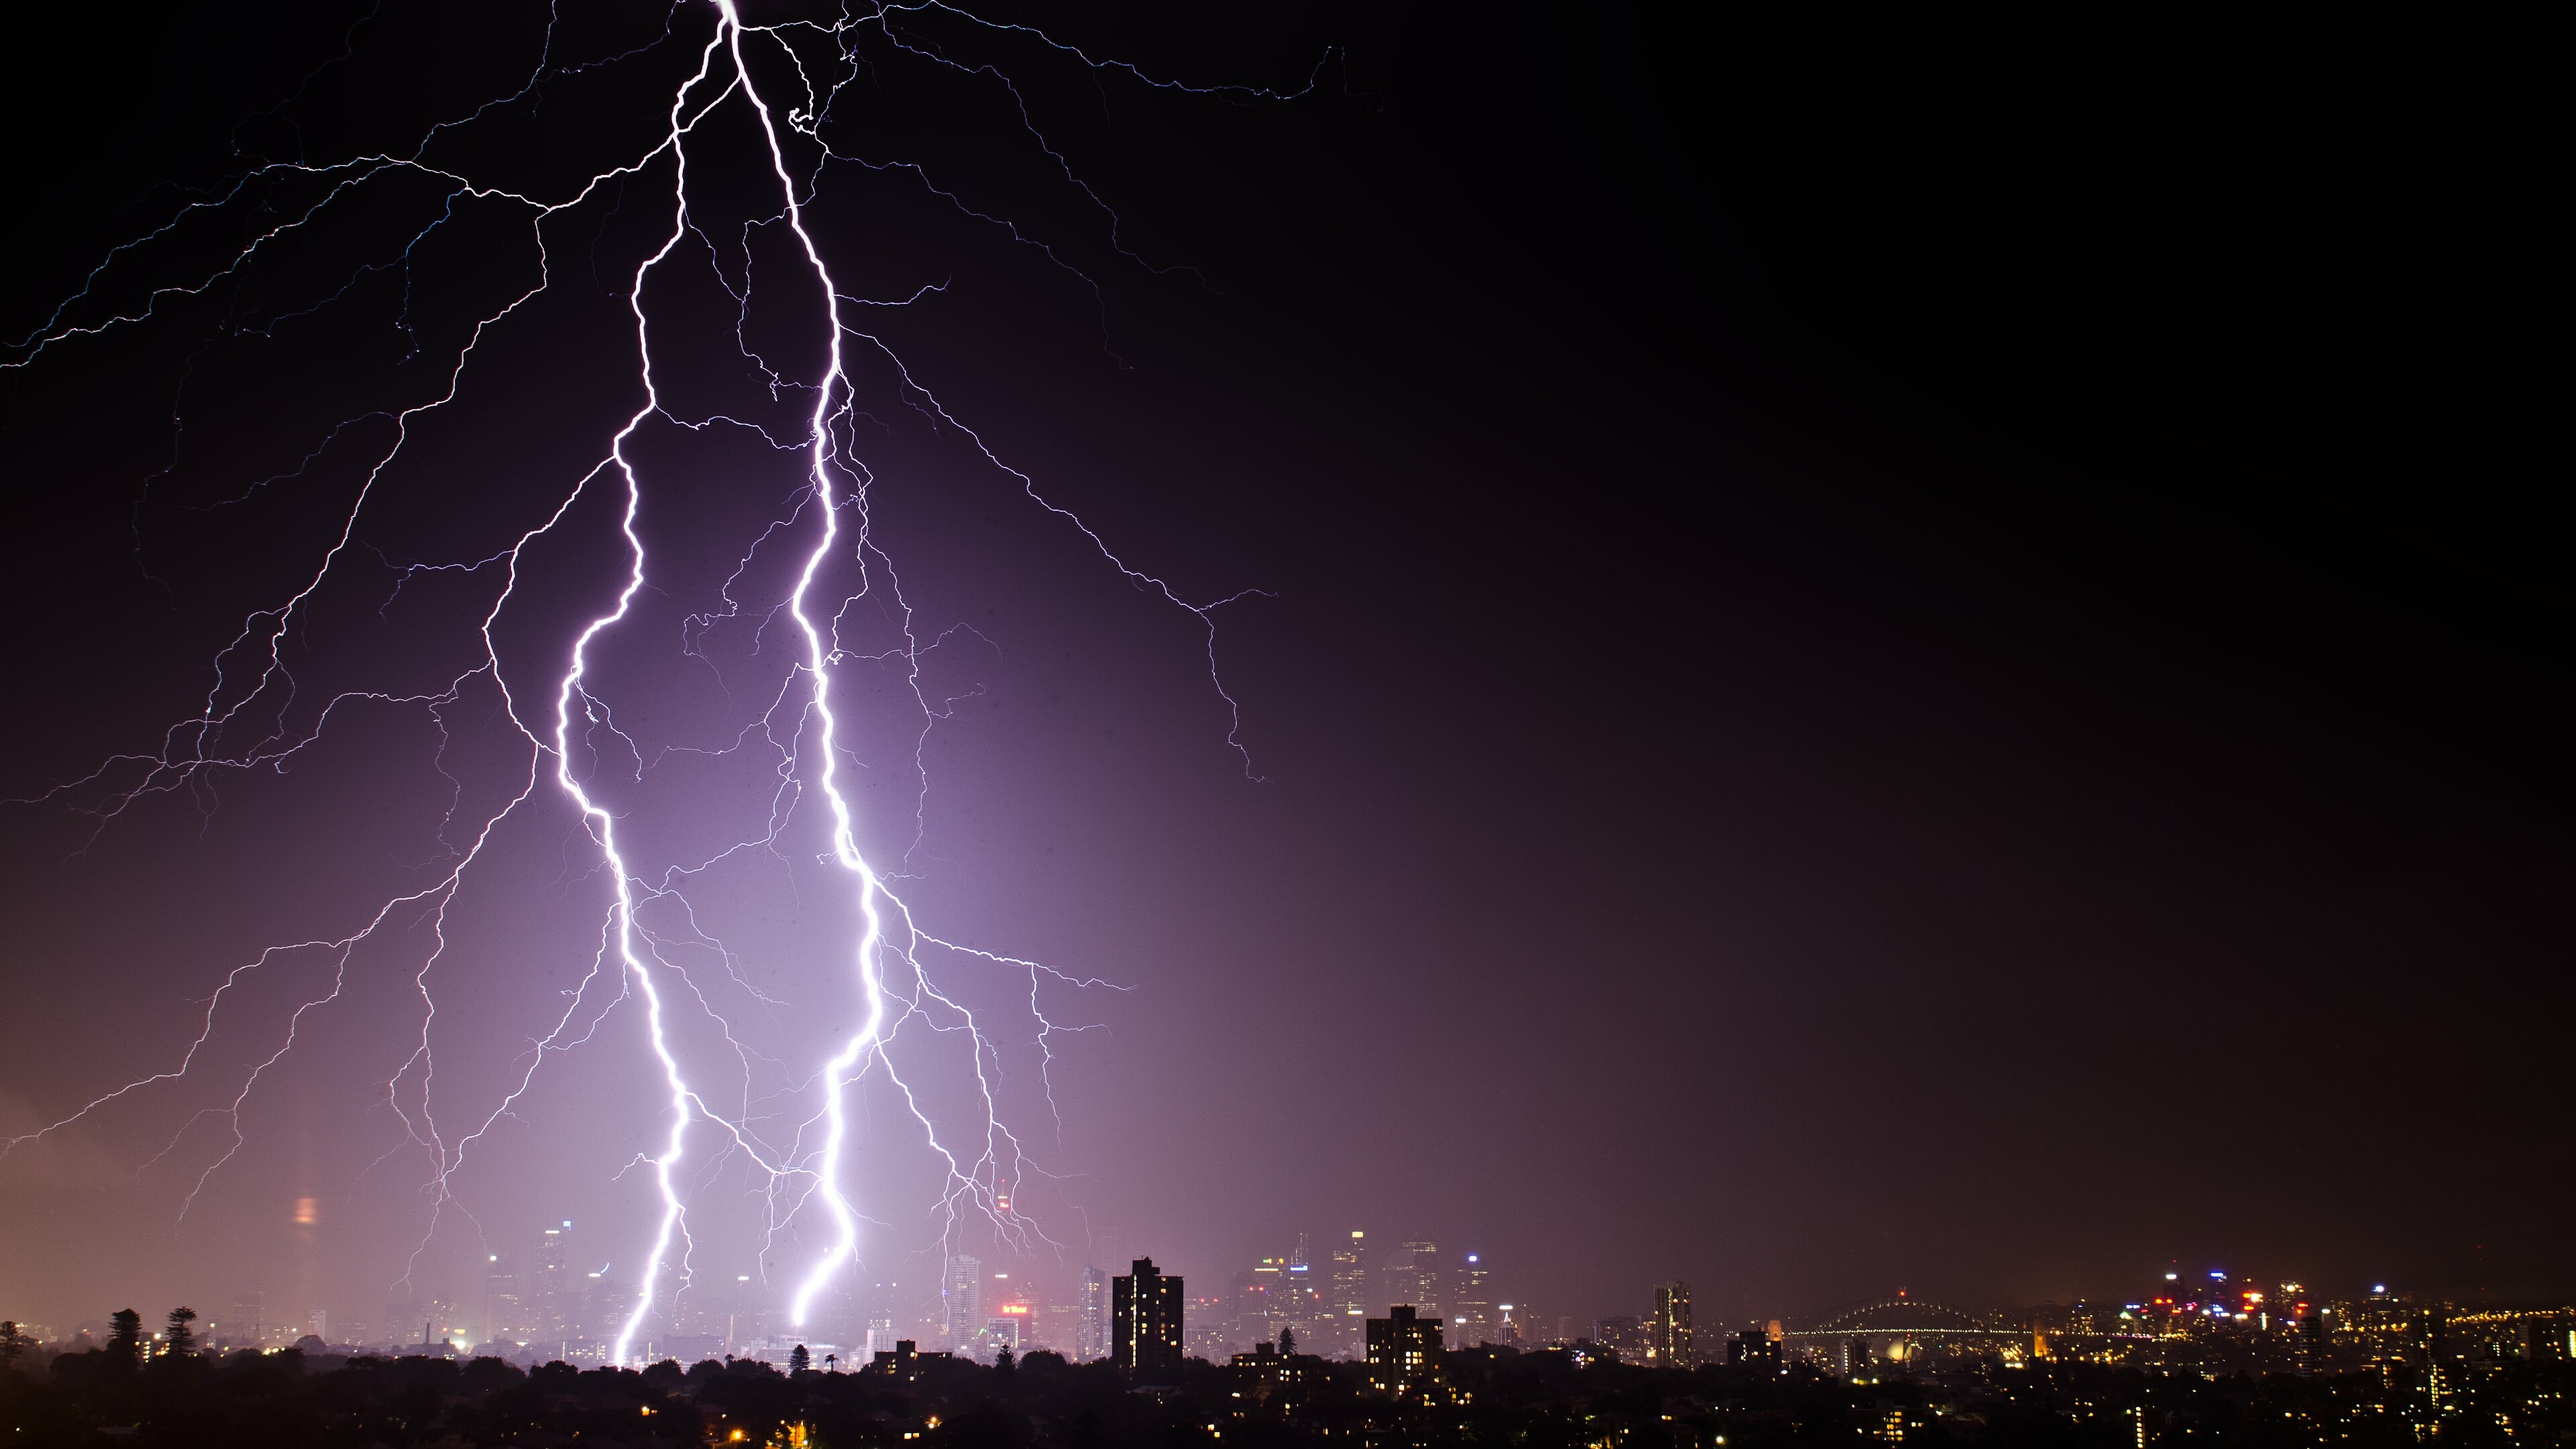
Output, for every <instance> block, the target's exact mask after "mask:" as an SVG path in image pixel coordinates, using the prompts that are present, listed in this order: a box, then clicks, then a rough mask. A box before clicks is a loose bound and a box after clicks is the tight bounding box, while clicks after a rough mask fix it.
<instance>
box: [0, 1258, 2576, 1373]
mask: <svg viewBox="0 0 2576 1449" xmlns="http://www.w3.org/2000/svg"><path fill="white" fill-rule="evenodd" d="M584 1261H585V1260H584V1255H583V1253H582V1252H581V1250H580V1245H579V1241H578V1237H577V1234H576V1233H575V1230H574V1226H573V1224H572V1223H571V1222H570V1221H569V1220H564V1221H559V1222H556V1223H554V1224H553V1225H551V1226H549V1227H547V1228H546V1229H544V1230H543V1232H542V1233H541V1235H540V1237H539V1239H538V1241H537V1243H536V1244H535V1245H534V1251H533V1252H532V1253H531V1254H529V1255H528V1256H527V1257H526V1258H524V1259H514V1258H512V1257H510V1256H508V1255H503V1254H493V1255H490V1256H489V1259H488V1262H487V1265H486V1267H487V1271H486V1272H485V1274H484V1275H483V1280H482V1282H481V1284H480V1285H479V1292H478V1293H477V1294H475V1295H474V1296H473V1297H471V1298H468V1299H465V1300H464V1301H461V1302H460V1301H458V1300H457V1299H455V1298H428V1299H423V1300H417V1301H411V1302H402V1303H393V1304H388V1305H386V1306H385V1308H384V1310H383V1318H382V1321H381V1322H380V1323H378V1324H374V1325H369V1324H365V1323H360V1322H352V1321H347V1320H341V1321H334V1320H333V1319H332V1317H331V1315H329V1314H328V1313H326V1312H323V1311H320V1310H312V1311H309V1312H307V1313H304V1314H300V1315H296V1316H294V1317H293V1318H285V1316H284V1315H275V1316H272V1315H271V1314H270V1313H268V1312H267V1311H265V1307H264V1303H263V1299H262V1296H261V1295H260V1294H259V1293H258V1292H257V1291H256V1290H253V1291H250V1292H247V1293H244V1294H242V1295H240V1296H239V1297H237V1298H236V1299H235V1300H234V1302H233V1305H232V1311H231V1312H230V1314H229V1315H222V1314H209V1315H207V1316H206V1321H203V1322H201V1323H199V1324H198V1325H197V1341H198V1342H199V1343H201V1344H202V1345H204V1346H206V1347H209V1348H216V1349H237V1348H244V1347H249V1348H275V1347H283V1346H287V1345H289V1344H295V1343H301V1344H303V1345H304V1346H305V1347H306V1348H307V1349H308V1351H314V1350H322V1349H329V1350H332V1351H337V1352H341V1353H350V1352H358V1351H374V1352H378V1353H392V1354H397V1355H399V1354H420V1353H424V1352H425V1353H429V1354H432V1355H448V1356H464V1355H488V1356H496V1357H502V1358H507V1359H510V1360H513V1361H515V1362H519V1363H523V1364H542V1363H546V1362H550V1361H556V1360H561V1361H563V1362H567V1363H573V1364H584V1363H603V1362H606V1361H607V1360H608V1358H609V1357H610V1356H611V1352H612V1345H613V1344H614V1342H615V1340H616V1338H617V1336H618V1334H619V1332H620V1331H621V1329H622V1328H623V1327H624V1324H625V1322H626V1320H627V1318H628V1317H629V1315H630V1313H631V1311H632V1308H633V1305H634V1299H633V1288H632V1286H631V1285H629V1284H628V1283H626V1282H625V1281H623V1280H622V1279H621V1278H619V1277H618V1276H617V1275H615V1274H614V1273H613V1272H612V1271H611V1270H609V1269H607V1268H600V1269H587V1268H585V1267H584V1266H583V1263H584ZM1641 1297H1642V1299H1643V1301H1642V1302H1641V1303H1640V1305H1639V1307H1640V1310H1641V1311H1639V1312H1638V1313H1636V1314H1633V1315H1629V1314H1612V1315H1607V1316H1603V1317H1598V1318H1589V1319H1585V1320H1581V1321H1577V1320H1575V1319H1573V1318H1572V1317H1570V1316H1567V1315H1543V1314H1541V1313H1540V1312H1538V1311H1537V1310H1536V1309H1535V1308H1533V1307H1532V1306H1531V1305H1529V1304H1528V1303H1526V1302H1525V1301H1522V1300H1520V1299H1518V1298H1514V1297H1510V1296H1506V1295H1505V1294H1504V1293H1503V1292H1501V1291H1500V1289H1499V1288H1498V1282H1497V1277H1496V1274H1495V1272H1494V1270H1493V1268H1492V1266H1491V1265H1490V1264H1489V1263H1487V1262H1486V1261H1485V1258H1484V1255H1483V1254H1481V1253H1477V1252H1466V1253H1458V1254H1452V1253H1448V1252H1445V1251H1444V1250H1443V1249H1442V1248H1441V1246H1440V1245H1439V1244H1438V1243H1436V1242H1432V1241H1429V1240H1423V1239H1415V1240H1407V1241H1403V1242H1400V1243H1397V1244H1394V1245H1392V1246H1390V1247H1379V1246H1378V1245H1374V1244H1372V1243H1371V1241H1370V1239H1369V1237H1368V1235H1367V1234H1366V1233H1364V1232H1357V1231H1354V1232H1350V1233H1348V1234H1347V1235H1341V1234H1336V1235H1335V1236H1334V1237H1333V1238H1332V1239H1331V1241H1330V1244H1329V1248H1328V1250H1327V1251H1325V1252H1323V1253H1320V1254H1312V1255H1310V1253H1309V1251H1308V1246H1307V1243H1306V1242H1305V1241H1304V1240H1303V1239H1302V1238H1301V1239H1300V1240H1299V1241H1298V1242H1297V1243H1296V1244H1294V1245H1293V1246H1292V1247H1290V1248H1289V1249H1288V1250H1287V1251H1285V1252H1281V1253H1278V1254H1275V1255H1271V1256H1265V1257H1262V1258H1259V1259H1257V1260H1255V1261H1254V1262H1253V1263H1252V1264H1251V1265H1250V1266H1249V1267H1247V1268H1246V1269H1244V1270H1243V1271H1241V1272H1238V1273H1235V1274H1233V1275H1231V1278H1230V1281H1227V1282H1225V1283H1223V1284H1222V1285H1218V1286H1216V1287H1215V1288H1214V1291H1204V1292H1201V1293H1198V1294H1192V1293H1190V1292H1189V1291H1188V1288H1187V1285H1185V1283H1184V1282H1183V1280H1182V1278H1181V1277H1180V1276H1179V1275H1177V1274H1173V1273H1169V1272H1165V1271H1162V1270H1161V1269H1159V1268H1158V1267H1157V1266H1156V1265H1155V1263H1154V1262H1153V1260H1152V1259H1150V1258H1140V1259H1137V1260H1135V1261H1134V1262H1133V1263H1132V1264H1131V1265H1130V1266H1129V1268H1128V1271H1126V1272H1124V1273H1117V1272H1113V1271H1111V1270H1108V1269H1104V1268H1101V1267H1098V1266H1087V1267H1085V1268H1083V1269H1081V1270H1080V1271H1079V1272H1078V1273H1067V1274H1059V1275H1054V1276H1053V1277H1052V1278H1049V1277H1041V1276H1036V1275H1030V1274H1028V1273H1025V1272H1021V1273H1018V1274H1017V1275H1016V1276H1015V1274H1014V1272H1013V1271H1012V1270H1011V1268H1009V1267H996V1266H994V1265H990V1264H987V1263H986V1262H984V1261H983V1260H981V1259H979V1258H978V1257H976V1256H974V1255H971V1254H964V1253H959V1254H953V1255H951V1256H949V1257H948V1258H947V1259H946V1260H945V1261H944V1263H943V1264H942V1271H941V1272H940V1273H939V1275H938V1276H937V1279H936V1281H935V1282H931V1281H922V1282H918V1283H914V1284H903V1283H896V1282H880V1283H874V1284H866V1285H860V1286H859V1287H858V1288H857V1289H856V1290H855V1291H853V1292H851V1293H850V1294H849V1295H847V1296H846V1297H844V1298H843V1299H841V1300H840V1301H838V1302H833V1303H827V1304H826V1305H825V1307H824V1311H823V1312H822V1313H819V1314H817V1315H816V1318H815V1321H814V1322H812V1323H810V1324H809V1325H807V1326H805V1327H804V1328H802V1329H795V1330H790V1329H789V1328H788V1326H786V1325H784V1324H781V1323H779V1322H777V1321H776V1319H775V1318H774V1317H773V1316H772V1314H773V1313H774V1307H773V1300H774V1294H773V1293H771V1292H769V1291H768V1290H767V1288H766V1285H759V1284H755V1283H753V1282H752V1281H751V1280H750V1279H749V1278H748V1277H741V1278H736V1279H734V1280H733V1281H732V1282H729V1283H727V1282H718V1283H708V1282H706V1281H704V1279H703V1278H701V1280H700V1281H699V1282H698V1283H696V1284H694V1285H693V1286H692V1287H691V1288H690V1290H689V1291H688V1293H686V1294H684V1295H682V1297H681V1299H680V1304H679V1311H678V1317H679V1321H678V1322H676V1323H656V1324H653V1325H651V1326H650V1327H648V1328H647V1330H646V1331H644V1332H643V1333H641V1334H640V1335H639V1336H638V1337H637V1338H636V1339H635V1341H634V1342H633V1343H632V1344H631V1347H630V1352H629V1355H628V1356H629V1357H630V1359H633V1360H635V1361H637V1362H643V1363H651V1362H659V1361H662V1360H666V1359H669V1360H676V1361H678V1362H680V1363H683V1364H688V1363H695V1362H700V1361H704V1360H709V1359H727V1358H731V1359H756V1360H765V1361H768V1362H770V1363H773V1364H776V1365H778V1366H781V1367H785V1366H787V1365H788V1364H789V1363H790V1362H791V1360H796V1359H801V1360H803V1361H809V1362H810V1363H812V1364H813V1365H815V1366H817V1367H821V1368H826V1369H829V1368H838V1367H843V1366H847V1367H851V1368H856V1367H859V1366H862V1365H867V1364H871V1363H880V1362H884V1361H886V1359H887V1357H888V1356H890V1355H920V1354H930V1355H938V1356H945V1357H952V1358H958V1359H972V1360H975V1361H978V1362H982V1363H986V1364H991V1363H994V1362H996V1361H998V1360H999V1359H1001V1358H1003V1357H1005V1356H1008V1357H1020V1356H1024V1355H1026V1354H1028V1353H1031V1352H1034V1351H1038V1350H1049V1351H1053V1352H1055V1353H1057V1354H1059V1355H1061V1356H1062V1357H1064V1358H1066V1359H1067V1360H1069V1361H1071V1362H1074V1363H1089V1362H1097V1361H1102V1360H1110V1361H1115V1362H1117V1363H1119V1364H1121V1365H1122V1366H1124V1367H1127V1368H1129V1369H1131V1370H1135V1371H1139V1372H1159V1371H1162V1370H1164V1369H1166V1368H1167V1367H1169V1366H1171V1365H1177V1364H1179V1363H1182V1362H1184V1361H1187V1360H1192V1359H1196V1360H1204V1361H1207V1362H1211V1363H1216V1364H1226V1363H1230V1362H1253V1361H1259V1360H1262V1359H1263V1358H1265V1356H1267V1357H1275V1358H1276V1359H1278V1360H1279V1361H1281V1362H1288V1361H1293V1360H1297V1359H1300V1358H1306V1359H1316V1360H1346V1361H1359V1360H1365V1361H1366V1362H1367V1363H1368V1364H1369V1365H1370V1366H1371V1377H1372V1378H1373V1379H1375V1378H1377V1377H1381V1376H1383V1377H1386V1378H1387V1381H1388V1388H1389V1391H1390V1392H1398V1393H1401V1392H1402V1391H1403V1385H1404V1384H1405V1383H1407V1382H1409V1381H1410V1379H1411V1378H1412V1377H1414V1376H1416V1375H1418V1374H1419V1373H1421V1372H1423V1371H1424V1368H1423V1366H1424V1365H1433V1364H1437V1363H1438V1362H1439V1360H1440V1356H1441V1354H1442V1353H1443V1352H1444V1351H1448V1350H1454V1349H1464V1348H1477V1347H1486V1346H1490V1347H1493V1348H1496V1349H1509V1350H1539V1349H1560V1350H1564V1351H1565V1352H1567V1353H1568V1354H1569V1355H1570V1356H1571V1358H1572V1359H1573V1360H1574V1361H1575V1362H1576V1363H1577V1364H1578V1365H1579V1364H1583V1363H1589V1362H1593V1361H1609V1362H1617V1363H1620V1364H1624V1365H1630V1366H1640V1367H1675V1368H1690V1367H1695V1366H1697V1365H1700V1364H1704V1363H1715V1364H1731V1365H1739V1366H1746V1365H1749V1366H1759V1367H1768V1368H1772V1369H1776V1370H1779V1371H1781V1372H1789V1371H1793V1370H1797V1369H1801V1368H1804V1369H1806V1370H1809V1371H1818V1372H1823V1373H1826V1374H1830V1375H1832V1376H1835V1377H1838V1378H1843V1379H1848V1380H1852V1381H1855V1382H1871V1381H1874V1380H1879V1379H1884V1378H1891V1377H1899V1376H1906V1375H1919V1374H1922V1373H1927V1372H1934V1371H1938V1370H1941V1369H1944V1368H1947V1367H1955V1366H1959V1365H1965V1364H1990V1365H1997V1366H2005V1367H2012V1366H2035V1365H2039V1364H2043V1363H2051V1362H2055V1363H2083V1364H2093V1365H2104V1366H2115V1367H2134V1368H2140V1369H2145V1370H2149V1371H2153V1372H2165V1373H2176V1372H2222V1371H2223V1372H2239V1373H2252V1374H2263V1373H2302V1374H2322V1373H2334V1372H2343V1371H2349V1370H2353V1369H2356V1368H2360V1367H2364V1366H2369V1365H2374V1364H2387V1363H2392V1362H2400V1361H2404V1362H2413V1363H2419V1364H2427V1365H2430V1364H2440V1363H2447V1362H2452V1361H2454V1360H2458V1361H2461V1362H2483V1361H2487V1360H2497V1361H2501V1360H2503V1359H2508V1358H2520V1359H2536V1358H2544V1357H2552V1356H2555V1357H2559V1358H2565V1357H2570V1356H2576V1322H2571V1321H2570V1320H2569V1319H2567V1318H2566V1317H2565V1316H2564V1315H2561V1314H2557V1313H2547V1312H2526V1311H2511V1312H2508V1311H2501V1310H2454V1309H2446V1308H2444V1307H2442V1306H2441V1305H2439V1304H2435V1303H2430V1302H2425V1301H2418V1300H2412V1299H2408V1298H2405V1297H2401V1296H2399V1295H2397V1294H2393V1293H2390V1292H2389V1291H2388V1290H2387V1289H2386V1288H2385V1287H2384V1286H2377V1285H2374V1287H2373V1288H2372V1290H2371V1291H2370V1292H2368V1293H2365V1294H2362V1295H2359V1296H2357V1297H2354V1298H2352V1299H2350V1300H2349V1301H2340V1302H2329V1301H2327V1300H2326V1299H2325V1298H2324V1297H2323V1296H2322V1295H2318V1294H2312V1293H2310V1292H2309V1291H2308V1290H2307V1289H2306V1288H2305V1287H2304V1286H2303V1285H2302V1284H2300V1283H2298V1282H2296V1281H2257V1280H2255V1279H2252V1278H2248V1277H2244V1276H2241V1275H2231V1274H2229V1273H2227V1272H2224V1271H2221V1270H2210V1271H2209V1272H2207V1273H2206V1274H2199V1273H2194V1274H2189V1275H2186V1274H2184V1273H2183V1272H2181V1271H2179V1270H2177V1271H2175V1272H2171V1273H2167V1274H2165V1275H2164V1277H2163V1281H2162V1282H2160V1283H2154V1284H2151V1285H2150V1290H2149V1291H2146V1292H2142V1293H2140V1294H2138V1295H2136V1297H2135V1298H2134V1299H2124V1300H2122V1301H2119V1302H2113V1303H2094V1302H2076V1303H2073V1304H2041V1305H2037V1306H2035V1307H2026V1308H2021V1309H2015V1310H2010V1311H2006V1312H1995V1311H1983V1312H1975V1313H1970V1312H1962V1311H1959V1310H1956V1309H1952V1308H1947V1307H1943V1306H1941V1305H1939V1304H1935V1303H1930V1302H1927V1301H1925V1300H1923V1299H1921V1298H1920V1297H1917V1296H1913V1295H1909V1294H1907V1293H1905V1292H1903V1291H1902V1290H1900V1291H1898V1292H1896V1293H1893V1294H1891V1295H1889V1296H1888V1297H1887V1298H1886V1299H1885V1300H1884V1301H1880V1302H1875V1303H1868V1304H1862V1305H1858V1306H1855V1307H1851V1308H1846V1309H1844V1310H1842V1311H1839V1312H1835V1313H1829V1314H1823V1315H1817V1316H1814V1317H1811V1318H1809V1319H1808V1320H1806V1321H1804V1322H1795V1321H1784V1320H1782V1319H1767V1320H1762V1321H1758V1322H1750V1323H1733V1324H1729V1325H1726V1326H1725V1327H1723V1328H1721V1329H1718V1330H1717V1331H1715V1332H1705V1331H1702V1332H1695V1331H1694V1326H1693V1322H1692V1308H1691V1291H1690V1286H1689V1285H1688V1284H1687V1283H1683V1282H1680V1281H1671V1282H1666V1283H1660V1284H1656V1285H1653V1286H1652V1287H1651V1288H1650V1289H1648V1290H1647V1291H1646V1292H1645V1293H1644V1294H1642V1295H1641ZM281 1319H283V1320H284V1321H280V1320H281ZM36 1336H37V1337H38V1338H44V1337H47V1336H48V1335H44V1334H43V1333H41V1331H39V1332H38V1333H37V1335H36ZM65 1337H66V1338H67V1337H68V1336H65ZM2433 1389H2434V1391H2435V1392H2436V1393H2438V1392H2439V1389H2440V1385H2439V1384H2438V1383H2437V1384H2435V1385H2434V1386H2433Z"/></svg>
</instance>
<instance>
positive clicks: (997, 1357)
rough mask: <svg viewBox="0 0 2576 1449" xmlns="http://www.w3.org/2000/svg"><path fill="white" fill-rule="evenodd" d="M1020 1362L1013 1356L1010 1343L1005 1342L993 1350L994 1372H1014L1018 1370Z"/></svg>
mask: <svg viewBox="0 0 2576 1449" xmlns="http://www.w3.org/2000/svg"><path fill="white" fill-rule="evenodd" d="M1018 1364H1019V1360H1017V1359H1015V1358H1013V1357H1011V1346H1010V1345H1009V1344H1007V1343H1006V1344H1003V1345H1002V1346H1001V1347H1000V1348H997V1349H995V1350H993V1372H995V1373H997V1374H1008V1373H1012V1372H1015V1371H1016V1369H1017V1367H1018Z"/></svg>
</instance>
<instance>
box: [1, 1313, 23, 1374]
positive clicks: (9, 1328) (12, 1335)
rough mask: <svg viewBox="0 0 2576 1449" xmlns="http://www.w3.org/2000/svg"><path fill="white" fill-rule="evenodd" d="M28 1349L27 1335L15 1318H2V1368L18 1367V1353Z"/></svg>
mask: <svg viewBox="0 0 2576 1449" xmlns="http://www.w3.org/2000/svg"><path fill="white" fill-rule="evenodd" d="M26 1351H27V1335H26V1333H25V1331H24V1330H22V1329H20V1328H19V1327H18V1320H16V1319H14V1318H0V1369H10V1368H16V1367H17V1366H18V1355H20V1354H22V1353H25V1352H26Z"/></svg>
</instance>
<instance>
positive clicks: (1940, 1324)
mask: <svg viewBox="0 0 2576 1449" xmlns="http://www.w3.org/2000/svg"><path fill="white" fill-rule="evenodd" d="M1780 1336H1781V1337H1782V1338H1784V1339H1792V1340H1795V1339H1844V1338H1977V1339H2001V1338H2024V1337H2027V1336H2029V1330H2027V1329H2023V1328H2018V1327H2012V1328H1998V1327H1995V1326H1994V1325H1992V1324H1990V1323H1983V1322H1980V1321H1979V1320H1978V1319H1976V1318H1975V1317H1974V1316H1972V1315H1970V1314H1966V1313H1962V1312H1960V1311H1959V1310H1958V1309H1956V1308H1950V1307H1946V1306H1944V1305H1942V1304H1939V1303H1927V1302H1925V1301H1923V1300H1922V1299H1920V1298H1891V1299H1889V1300H1887V1301H1886V1302H1884V1303H1865V1304H1862V1305H1861V1306H1860V1307H1858V1308H1846V1309H1844V1310H1842V1311H1841V1312H1839V1313H1836V1314H1834V1315H1833V1316H1832V1317H1830V1318H1827V1319H1825V1320H1824V1321H1822V1322H1820V1323H1818V1324H1817V1325H1816V1326H1815V1327H1813V1328H1792V1329H1788V1330H1786V1331H1785V1332H1783V1333H1782V1334H1781V1335H1780Z"/></svg>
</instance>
